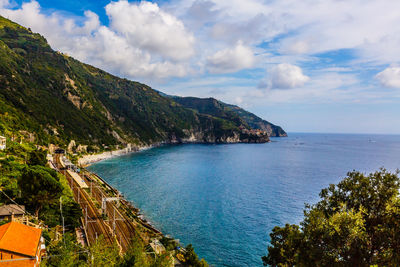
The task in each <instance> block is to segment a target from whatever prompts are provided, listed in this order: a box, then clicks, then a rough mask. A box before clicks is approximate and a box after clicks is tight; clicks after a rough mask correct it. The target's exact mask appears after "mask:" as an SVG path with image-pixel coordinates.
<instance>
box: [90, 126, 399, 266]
mask: <svg viewBox="0 0 400 267" xmlns="http://www.w3.org/2000/svg"><path fill="white" fill-rule="evenodd" d="M380 167H385V168H386V169H388V170H391V171H395V170H396V169H397V168H400V136H399V135H358V134H303V133H290V134H289V137H287V138H272V142H271V143H267V144H228V145H200V144H187V145H176V146H164V147H159V148H154V149H150V150H147V151H142V152H140V153H135V154H130V155H126V156H121V157H118V158H113V159H109V160H105V161H102V162H98V163H96V164H94V165H92V166H90V167H89V168H88V169H89V170H91V171H93V172H95V173H97V174H99V175H100V176H101V177H102V178H104V179H105V180H106V181H107V182H109V183H110V184H111V185H113V186H114V187H116V188H117V189H118V190H120V191H121V192H122V193H123V194H124V195H125V197H126V198H127V199H128V200H130V201H132V202H133V203H134V204H135V206H136V207H138V208H140V209H141V211H142V213H143V214H144V215H145V217H146V218H147V219H148V220H149V221H150V222H152V224H154V225H155V226H156V227H157V228H158V229H160V230H161V231H162V232H163V233H164V234H169V235H171V236H172V237H174V238H176V239H179V240H180V241H181V242H182V243H183V244H185V245H187V244H189V243H192V244H193V246H194V248H195V250H196V252H197V253H198V254H199V256H200V257H204V258H205V259H206V260H207V262H208V263H209V264H211V265H212V266H262V262H261V256H263V255H265V254H266V253H267V250H266V248H267V245H268V240H269V232H270V231H271V229H272V228H273V227H274V226H275V225H280V226H282V225H284V224H285V223H291V224H293V223H299V222H300V221H301V220H302V217H303V208H304V203H310V204H312V203H315V202H317V201H318V200H319V196H318V194H319V192H320V190H321V189H322V188H324V187H326V186H328V185H329V184H330V183H337V182H339V181H340V180H341V178H343V177H345V176H346V173H347V172H348V171H351V170H359V171H362V172H367V173H368V172H372V171H375V170H377V169H379V168H380Z"/></svg>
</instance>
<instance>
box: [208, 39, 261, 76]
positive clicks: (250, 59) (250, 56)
mask: <svg viewBox="0 0 400 267" xmlns="http://www.w3.org/2000/svg"><path fill="white" fill-rule="evenodd" d="M254 62H255V58H254V53H253V51H252V50H251V48H250V47H247V46H244V45H243V44H242V43H241V42H238V43H237V44H236V46H234V47H232V48H227V49H223V50H220V51H217V52H216V53H215V54H214V55H212V56H210V57H208V58H207V67H208V70H209V72H211V73H230V72H236V71H239V70H241V69H246V68H251V67H252V66H253V65H254Z"/></svg>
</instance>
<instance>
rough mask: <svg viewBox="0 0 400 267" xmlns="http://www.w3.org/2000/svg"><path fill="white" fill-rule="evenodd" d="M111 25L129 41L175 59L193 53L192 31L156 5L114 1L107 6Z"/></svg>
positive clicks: (189, 55) (183, 57)
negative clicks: (187, 29)
mask: <svg viewBox="0 0 400 267" xmlns="http://www.w3.org/2000/svg"><path fill="white" fill-rule="evenodd" d="M106 13H107V15H108V16H109V18H110V20H111V24H110V28H111V29H112V30H114V31H116V32H118V33H119V34H120V35H122V36H124V37H126V39H127V40H128V42H129V43H130V44H132V45H134V46H137V47H140V48H142V49H145V50H147V51H149V52H152V53H158V54H160V55H162V56H164V57H167V58H170V59H172V60H177V61H179V60H184V59H188V58H190V57H191V56H192V55H193V54H194V50H193V44H194V37H193V34H191V33H189V32H188V31H186V29H185V26H184V25H183V23H182V22H181V21H180V20H178V19H177V18H176V17H174V16H172V15H171V14H168V13H166V12H164V11H162V10H161V9H160V8H159V7H158V5H157V4H153V3H150V2H140V4H138V5H136V4H131V3H129V2H128V1H119V2H111V3H110V4H108V5H107V6H106Z"/></svg>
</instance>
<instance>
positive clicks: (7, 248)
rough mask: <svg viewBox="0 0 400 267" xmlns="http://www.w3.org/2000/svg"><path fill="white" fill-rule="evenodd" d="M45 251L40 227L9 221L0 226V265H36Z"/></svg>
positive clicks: (19, 266)
mask: <svg viewBox="0 0 400 267" xmlns="http://www.w3.org/2000/svg"><path fill="white" fill-rule="evenodd" d="M44 251H45V246H44V239H43V238H42V229H40V228H35V227H31V226H27V225H25V224H22V223H18V222H10V223H7V224H4V225H2V226H0V266H1V267H3V266H7V267H9V266H10V267H17V266H18V267H36V266H39V264H40V260H41V256H42V255H43V253H44Z"/></svg>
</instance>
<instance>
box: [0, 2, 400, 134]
mask: <svg viewBox="0 0 400 267" xmlns="http://www.w3.org/2000/svg"><path fill="white" fill-rule="evenodd" d="M398 10H400V2H399V1H397V0H387V1H380V0H370V1H368V2H366V1H362V0H347V1H336V0H315V1H294V0H268V1H263V0H247V1H240V0H230V1H224V0H171V1H152V2H147V1H123V0H119V1H113V2H111V1H107V0H98V1H88V0H80V1H75V0H74V1H67V0H58V1H50V0H36V1H22V0H0V14H1V15H3V16H5V17H8V18H10V19H11V20H14V21H16V22H18V23H20V24H22V25H24V26H26V27H30V28H31V29H32V30H33V31H35V32H39V33H41V34H42V35H44V36H45V37H46V38H47V40H48V41H49V43H50V45H51V46H52V47H53V49H56V50H59V51H61V52H64V53H67V54H69V55H71V56H73V57H75V58H77V59H79V60H81V61H83V62H86V63H89V64H92V65H94V66H97V67H100V68H102V69H105V70H107V71H109V72H111V73H113V74H115V75H118V76H121V77H126V78H129V79H132V80H137V81H141V82H144V83H146V84H148V85H150V86H152V87H153V88H155V89H158V90H161V91H163V92H166V93H168V94H176V95H182V96H189V95H190V96H198V97H208V96H212V97H215V98H218V99H220V100H222V101H225V102H228V103H233V104H238V105H240V106H242V107H244V108H246V109H248V110H250V111H252V112H254V113H256V114H257V115H259V116H260V117H263V118H265V119H267V120H269V121H271V122H273V123H276V124H278V125H281V126H282V127H284V129H286V130H288V131H292V132H293V131H300V132H341V133H387V134H400V116H399V114H400V105H399V104H400V65H399V62H400V29H399V28H398V27H397V25H399V24H400V13H399V12H398ZM381 14H385V16H382V15H381Z"/></svg>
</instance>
